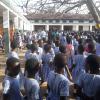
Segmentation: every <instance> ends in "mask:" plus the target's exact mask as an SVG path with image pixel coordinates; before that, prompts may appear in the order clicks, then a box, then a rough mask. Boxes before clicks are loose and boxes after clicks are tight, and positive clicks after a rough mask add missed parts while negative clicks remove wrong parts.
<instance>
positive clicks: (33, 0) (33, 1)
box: [10, 0, 100, 14]
mask: <svg viewBox="0 0 100 100" xmlns="http://www.w3.org/2000/svg"><path fill="white" fill-rule="evenodd" d="M10 1H11V2H12V1H13V3H12V4H13V6H14V7H16V8H17V9H16V10H17V12H20V13H23V10H22V8H21V7H18V6H22V5H23V4H24V3H25V2H26V1H27V0H10ZM44 1H45V0H44ZM47 1H48V3H49V2H50V0H47ZM62 1H63V0H62ZM72 1H78V0H72ZM93 1H94V2H97V1H99V5H100V0H93ZM37 2H38V3H37ZM39 4H40V2H39V0H30V2H29V7H31V8H32V9H29V11H30V12H34V9H35V8H36V7H37V8H39ZM47 6H53V4H51V5H47ZM47 6H46V7H47ZM97 6H98V5H97ZM65 8H66V6H61V7H60V9H56V10H58V11H61V12H62V11H63V10H64V9H65ZM67 8H68V6H67ZM25 10H26V9H24V11H25ZM76 10H77V12H76V13H83V14H87V13H88V12H89V11H88V9H87V7H86V5H83V6H82V7H80V8H79V9H78V8H75V9H74V10H71V11H70V12H71V13H74V12H75V11H76ZM23 14H25V12H24V13H23Z"/></svg>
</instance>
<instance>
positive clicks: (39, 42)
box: [38, 39, 43, 47]
mask: <svg viewBox="0 0 100 100" xmlns="http://www.w3.org/2000/svg"><path fill="white" fill-rule="evenodd" d="M38 44H39V47H43V40H42V39H40V40H38Z"/></svg>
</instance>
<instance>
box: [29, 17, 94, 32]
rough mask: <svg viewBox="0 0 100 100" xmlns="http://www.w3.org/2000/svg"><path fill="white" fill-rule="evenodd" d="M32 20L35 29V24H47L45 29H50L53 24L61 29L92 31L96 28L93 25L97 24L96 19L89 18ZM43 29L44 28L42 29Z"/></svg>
mask: <svg viewBox="0 0 100 100" xmlns="http://www.w3.org/2000/svg"><path fill="white" fill-rule="evenodd" d="M30 22H31V23H32V24H33V27H34V28H33V29H34V30H37V29H35V26H37V25H41V26H45V30H46V31H48V30H50V29H51V26H53V27H54V28H55V26H56V27H57V26H59V30H73V31H92V30H94V29H93V27H94V26H95V22H94V21H89V20H79V19H77V20H76V19H75V20H73V19H72V20H68V19H64V20H61V19H60V20H56V19H46V20H42V19H39V20H30ZM41 30H42V29H41Z"/></svg>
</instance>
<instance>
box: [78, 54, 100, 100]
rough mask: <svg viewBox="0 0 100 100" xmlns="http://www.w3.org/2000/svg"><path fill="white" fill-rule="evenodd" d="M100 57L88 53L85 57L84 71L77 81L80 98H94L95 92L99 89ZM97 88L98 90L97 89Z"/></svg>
mask: <svg viewBox="0 0 100 100" xmlns="http://www.w3.org/2000/svg"><path fill="white" fill-rule="evenodd" d="M99 68H100V57H98V56H97V55H89V56H88V57H87V58H86V66H85V69H86V73H82V74H81V75H80V76H79V78H78V81H77V85H78V91H80V92H78V93H82V94H81V98H83V99H82V100H95V95H96V93H97V92H98V91H99V90H100V88H99V87H100V70H99ZM98 89H99V90H98Z"/></svg>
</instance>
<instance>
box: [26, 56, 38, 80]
mask: <svg viewBox="0 0 100 100" xmlns="http://www.w3.org/2000/svg"><path fill="white" fill-rule="evenodd" d="M39 69H40V64H39V61H38V60H37V59H35V58H30V59H28V60H27V61H26V63H25V70H26V72H27V74H28V77H30V78H33V77H35V74H36V73H37V72H38V70H39Z"/></svg>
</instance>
